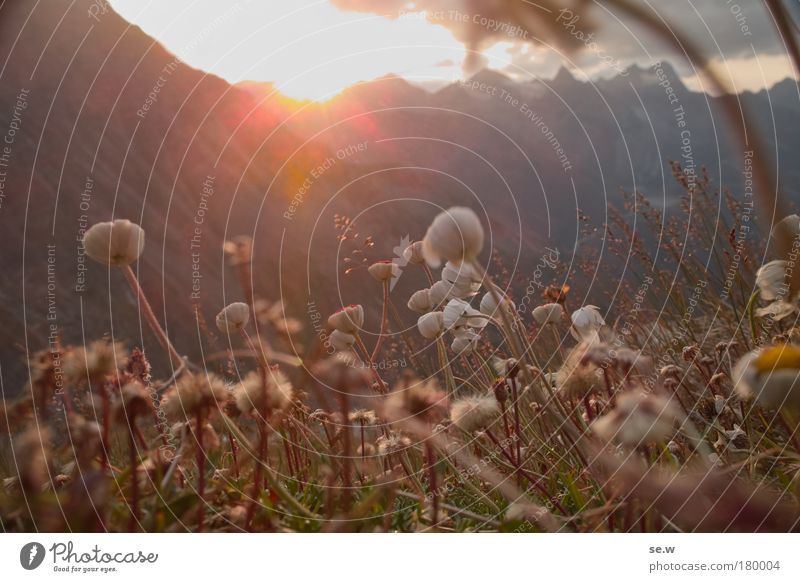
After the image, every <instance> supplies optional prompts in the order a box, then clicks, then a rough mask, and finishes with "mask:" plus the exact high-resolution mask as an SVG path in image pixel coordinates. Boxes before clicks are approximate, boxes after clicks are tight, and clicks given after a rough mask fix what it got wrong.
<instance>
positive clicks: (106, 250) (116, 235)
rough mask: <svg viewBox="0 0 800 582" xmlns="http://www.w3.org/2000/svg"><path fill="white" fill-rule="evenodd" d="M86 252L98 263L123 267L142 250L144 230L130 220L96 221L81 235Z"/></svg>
mask: <svg viewBox="0 0 800 582" xmlns="http://www.w3.org/2000/svg"><path fill="white" fill-rule="evenodd" d="M83 247H84V249H85V250H86V254H87V255H89V257H91V258H92V259H94V260H95V261H97V262H98V263H102V264H104V265H109V266H112V267H124V266H125V265H129V264H131V263H133V262H134V261H136V260H137V259H138V258H139V257H140V256H141V254H142V251H143V250H144V230H142V229H141V227H139V225H138V224H134V223H133V222H131V221H130V220H115V221H113V222H98V223H97V224H95V225H93V226H92V227H91V228H90V229H89V230H87V231H86V234H84V235H83Z"/></svg>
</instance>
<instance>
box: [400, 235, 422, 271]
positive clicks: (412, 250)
mask: <svg viewBox="0 0 800 582" xmlns="http://www.w3.org/2000/svg"><path fill="white" fill-rule="evenodd" d="M403 258H404V259H405V260H406V261H408V262H409V263H414V264H417V265H421V264H422V263H424V262H425V257H424V256H423V255H422V241H421V240H418V241H416V242H413V243H411V244H410V245H408V246H407V247H406V249H405V250H404V251H403Z"/></svg>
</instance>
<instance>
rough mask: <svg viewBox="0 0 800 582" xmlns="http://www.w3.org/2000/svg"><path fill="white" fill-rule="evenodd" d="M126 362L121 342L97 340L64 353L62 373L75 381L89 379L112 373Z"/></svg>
mask: <svg viewBox="0 0 800 582" xmlns="http://www.w3.org/2000/svg"><path fill="white" fill-rule="evenodd" d="M127 363H128V353H127V351H126V350H125V347H124V346H123V345H122V343H120V342H110V341H106V340H97V341H93V342H92V343H90V344H89V345H88V346H86V347H77V348H72V349H71V350H69V351H67V352H66V353H65V355H64V359H63V364H64V375H65V376H66V377H67V378H68V379H69V380H70V381H71V382H75V383H78V382H81V381H90V380H95V379H98V378H104V377H106V376H111V375H114V374H116V373H117V370H119V369H120V368H123V367H125V366H126V365H127Z"/></svg>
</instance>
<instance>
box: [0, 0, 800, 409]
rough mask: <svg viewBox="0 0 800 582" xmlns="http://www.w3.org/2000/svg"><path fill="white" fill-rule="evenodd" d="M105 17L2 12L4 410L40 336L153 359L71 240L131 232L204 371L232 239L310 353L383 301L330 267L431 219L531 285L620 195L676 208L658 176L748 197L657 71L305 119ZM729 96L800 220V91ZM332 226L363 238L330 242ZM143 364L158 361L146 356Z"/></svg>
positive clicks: (230, 283) (166, 315)
mask: <svg viewBox="0 0 800 582" xmlns="http://www.w3.org/2000/svg"><path fill="white" fill-rule="evenodd" d="M96 6H97V4H96V2H94V1H89V0H75V1H70V2H67V1H66V0H53V1H51V2H46V3H45V2H40V3H35V4H32V3H30V2H27V1H25V0H6V1H5V2H3V4H2V6H1V7H0V62H1V63H2V65H0V67H2V68H1V69H0V133H3V134H6V133H7V131H12V130H13V133H14V136H13V138H14V139H13V144H12V145H11V149H10V153H8V154H7V155H8V158H9V159H8V163H7V164H5V165H4V167H2V168H0V170H2V171H3V172H4V174H3V175H2V176H0V177H2V178H3V181H1V182H0V187H2V190H0V221H2V226H3V229H4V248H3V253H2V255H0V261H2V269H3V272H4V274H5V278H6V284H5V285H3V286H2V287H0V294H2V295H0V299H2V301H0V317H2V321H3V323H4V325H3V329H2V331H0V341H2V345H3V346H4V349H3V350H2V353H1V354H0V358H1V359H0V363H1V364H2V370H0V378H1V379H2V381H3V390H4V391H6V393H9V394H11V393H14V392H16V391H17V390H19V389H20V388H21V387H22V385H23V384H24V382H25V381H26V380H27V376H28V372H27V368H26V366H25V357H26V354H29V353H30V352H32V351H33V350H36V349H41V348H44V347H46V346H47V344H48V335H49V334H50V329H51V328H50V324H52V323H54V324H55V325H56V326H57V333H58V335H60V337H61V338H62V339H63V341H64V342H66V343H83V342H84V341H85V340H88V339H91V338H96V337H100V336H101V335H103V334H105V333H112V334H113V335H114V336H115V337H118V338H121V339H124V340H125V341H126V342H127V343H128V344H131V345H141V344H144V345H145V346H154V345H155V342H154V338H153V336H151V335H150V333H149V330H147V329H146V328H145V329H144V330H141V329H140V325H139V321H138V318H137V317H133V316H134V315H135V314H136V313H137V306H136V302H135V298H134V297H133V296H132V294H130V293H129V292H127V291H126V290H125V289H126V288H125V286H124V282H123V281H122V276H121V274H120V273H119V272H116V271H112V272H110V273H109V272H108V270H107V269H106V268H103V267H101V266H100V265H96V264H93V263H91V262H84V261H83V260H82V258H81V255H80V252H79V251H80V249H79V242H78V239H79V238H80V235H81V232H82V229H84V228H85V227H86V226H87V225H90V224H92V223H94V222H98V221H103V220H109V219H111V218H112V217H113V218H129V219H132V220H134V221H136V222H139V223H141V224H142V226H143V227H144V229H145V231H146V232H147V245H146V249H145V252H144V255H143V256H142V258H141V260H140V261H139V262H138V263H137V269H138V272H139V275H140V278H141V280H142V284H143V285H144V287H145V288H146V289H147V290H148V292H149V294H150V299H151V301H152V303H153V304H154V308H155V310H156V312H157V314H158V315H159V317H160V318H161V319H162V320H163V321H165V322H166V325H167V327H168V329H169V333H170V336H171V337H173V339H174V341H175V343H176V344H177V346H178V348H179V350H180V351H182V352H183V353H187V354H191V355H192V356H195V357H198V356H199V355H200V353H201V350H202V351H203V352H206V351H207V350H208V348H209V346H208V345H207V344H208V343H209V342H210V341H211V342H213V339H211V340H209V339H208V338H207V337H206V335H205V333H203V332H202V329H201V328H202V326H201V325H199V324H198V320H197V318H196V316H195V308H197V309H198V310H199V313H201V314H202V315H203V316H204V317H205V319H211V318H213V316H214V315H215V314H216V312H217V311H218V310H219V309H220V308H221V307H222V306H223V305H224V304H225V303H226V302H230V301H232V300H237V299H241V298H242V292H241V289H240V287H239V284H238V283H239V282H238V279H237V274H236V272H235V270H234V269H233V268H231V267H230V266H227V265H226V257H225V256H224V253H223V250H222V242H223V241H224V240H226V239H231V238H233V237H235V236H237V235H248V236H252V237H253V239H254V269H253V281H252V283H253V285H254V287H255V288H256V289H258V291H259V292H260V293H261V294H263V295H265V296H267V297H270V298H272V299H277V298H283V299H284V300H285V301H286V302H287V304H288V306H289V312H290V314H292V315H294V316H296V317H298V318H299V319H300V320H301V321H302V322H303V323H304V324H305V326H306V332H307V333H306V336H305V337H303V338H301V341H300V344H308V345H311V344H314V343H315V342H316V339H317V338H316V335H317V332H318V330H316V329H315V324H314V322H315V318H316V315H315V313H317V312H318V313H320V314H323V315H324V314H327V313H328V312H330V311H332V310H334V309H335V308H336V307H337V306H339V305H341V304H343V303H344V304H347V303H353V302H363V303H364V304H365V306H366V307H367V308H368V309H369V310H376V309H377V308H378V305H379V302H380V296H379V293H377V291H378V289H377V288H376V285H372V282H371V281H370V280H369V279H368V277H365V274H364V273H363V272H361V273H360V274H359V273H357V274H353V275H350V276H348V275H346V274H345V270H346V269H347V268H351V267H352V266H353V265H361V264H362V263H361V257H366V258H367V262H369V261H372V260H377V259H384V258H391V257H393V256H394V252H395V247H396V246H397V245H400V243H401V241H402V240H404V238H405V237H406V236H408V237H410V239H412V240H413V239H416V238H420V237H421V236H422V235H423V234H424V232H425V228H426V227H427V225H428V223H429V222H430V220H431V218H432V217H433V216H434V215H435V214H436V213H437V212H438V211H439V210H440V209H441V208H442V207H448V206H450V205H454V204H459V205H469V206H471V207H473V208H475V209H476V210H478V211H479V212H482V213H484V214H485V218H484V221H485V223H486V224H490V225H491V230H490V231H489V232H488V236H489V243H490V244H491V246H492V249H493V250H497V251H499V252H500V254H502V255H503V256H504V257H505V262H506V267H508V268H513V269H514V270H515V272H516V273H517V279H519V280H520V281H521V282H522V284H523V285H524V284H525V283H526V281H527V280H528V279H530V278H531V277H532V276H533V275H532V273H533V272H534V270H535V269H536V265H537V262H538V261H539V259H540V255H541V254H542V250H541V249H542V248H543V247H544V246H550V247H554V248H558V249H559V251H560V252H561V254H562V257H563V258H564V261H565V264H568V263H569V262H570V261H572V260H573V259H574V256H573V255H574V253H575V251H576V249H580V248H581V245H594V246H596V247H597V248H600V247H601V242H602V241H599V240H596V239H597V236H598V235H594V238H592V235H587V234H586V233H585V232H583V231H581V230H579V227H578V225H579V221H578V220H576V217H577V215H578V211H579V210H580V211H581V212H585V213H587V214H589V215H591V216H593V217H594V219H595V221H596V223H597V224H598V225H599V226H602V224H603V221H604V220H605V217H606V215H607V208H608V205H609V204H616V203H619V202H620V201H621V198H620V194H619V190H620V188H623V189H626V190H633V189H636V190H639V191H642V192H645V193H647V194H648V195H649V196H650V197H651V199H653V200H654V202H655V204H656V205H657V206H661V207H663V208H665V209H667V210H669V209H670V208H673V207H675V206H676V203H677V201H678V199H679V196H680V194H681V190H680V189H679V188H678V187H677V186H676V185H675V184H674V181H673V180H672V178H671V176H670V168H669V165H668V161H669V160H681V159H683V160H684V162H685V163H691V164H694V165H695V167H696V168H697V169H698V171H699V168H700V166H701V165H706V166H707V167H708V169H709V173H710V175H711V177H712V178H713V179H714V180H715V182H716V183H718V184H721V185H722V186H723V187H726V188H730V189H731V191H733V192H734V193H740V192H741V168H742V160H743V155H744V154H743V153H742V152H738V151H735V149H734V146H733V145H732V139H731V136H730V135H729V133H728V132H727V131H726V130H725V123H724V120H723V119H722V116H721V113H720V108H719V104H718V103H717V100H715V99H714V98H710V97H708V96H706V95H705V94H701V93H693V92H691V91H688V90H687V89H686V88H685V87H684V86H683V84H682V82H681V81H680V79H679V77H678V76H677V75H676V74H675V71H674V70H672V68H671V67H669V65H667V64H664V65H663V69H662V70H660V71H658V72H657V71H655V70H653V69H642V68H638V67H634V68H632V69H630V70H628V71H626V73H625V74H624V75H620V76H617V77H615V78H611V79H605V80H600V81H597V82H595V83H588V82H583V81H581V80H579V79H576V78H575V77H574V76H573V75H572V74H570V73H569V71H567V70H566V69H563V70H561V71H560V72H559V73H558V75H557V76H556V77H555V78H554V79H552V80H549V81H548V80H543V79H533V80H522V81H517V80H513V79H510V78H508V77H506V76H504V75H503V74H501V73H498V72H496V71H491V70H484V71H480V72H478V73H477V74H476V75H474V76H473V77H472V78H470V79H469V80H467V81H464V82H461V83H455V84H452V85H449V86H446V87H443V88H442V89H440V90H438V91H436V92H434V93H430V92H428V91H425V90H423V89H421V88H419V87H417V86H415V85H412V84H410V83H408V82H407V81H405V80H403V79H402V78H399V77H397V76H393V75H388V76H386V77H382V78H380V79H376V80H375V81H372V82H369V83H360V84H358V85H356V86H354V87H351V88H349V89H348V90H346V91H345V92H343V93H342V94H340V95H339V96H337V97H335V98H334V99H332V100H331V101H329V102H326V103H322V104H318V103H310V102H305V103H298V102H295V101H292V100H290V99H287V98H286V97H283V96H281V95H280V94H279V93H277V92H276V91H275V88H274V87H273V86H272V85H270V84H267V83H257V82H246V83H239V84H237V85H230V84H228V83H227V82H225V81H224V80H222V79H219V78H217V77H215V76H213V75H210V74H207V73H204V72H202V71H198V70H195V69H192V68H191V67H188V66H187V65H185V64H184V63H182V62H181V61H180V60H178V59H177V58H176V57H174V56H173V55H172V54H170V53H169V52H168V51H167V50H166V49H165V48H164V47H163V46H161V45H160V44H159V43H157V42H156V41H154V40H153V39H152V38H150V37H149V36H147V35H146V34H145V33H144V32H143V31H142V30H140V29H139V28H138V27H136V26H132V25H130V24H129V23H127V22H126V21H124V20H123V19H122V18H120V17H119V16H118V15H117V14H115V13H114V12H113V10H111V9H110V8H108V9H107V11H105V12H104V13H102V14H96V15H95V17H91V16H89V15H91V14H93V12H92V11H95V12H96ZM93 7H95V8H93ZM667 87H669V92H668V91H667ZM670 99H677V101H673V102H672V103H671V102H670ZM740 99H741V101H742V103H744V104H745V105H747V107H748V109H750V110H751V111H753V112H754V113H755V119H756V120H757V126H758V129H759V132H760V134H761V135H762V136H763V137H764V138H765V147H766V150H767V151H768V155H770V156H777V164H776V165H775V167H776V168H777V172H778V174H779V177H780V180H781V184H782V186H783V187H784V190H785V191H786V192H787V193H788V194H789V195H790V196H791V198H792V200H793V201H795V202H796V201H797V199H798V198H797V196H798V193H797V184H798V183H800V174H799V173H800V168H798V166H797V164H794V163H790V162H793V161H794V159H796V157H797V156H798V154H800V142H799V141H798V140H800V138H798V136H797V135H796V132H795V131H794V128H795V127H797V124H798V121H800V120H799V119H798V111H799V110H798V90H797V84H796V83H794V82H792V81H788V80H787V81H784V82H782V83H779V84H778V85H776V86H775V87H773V88H772V89H771V90H769V91H761V92H759V93H745V94H742V95H741V96H740ZM676 107H683V113H681V114H680V115H679V114H678V113H676ZM681 122H684V123H685V125H684V126H681V125H680V124H681ZM686 131H688V132H689V133H688V134H687V133H685V132H686ZM687 139H688V142H687ZM687 146H688V149H687ZM0 153H2V152H0ZM687 153H688V156H687ZM682 156H684V157H683V158H682ZM0 163H2V162H0ZM337 215H338V216H339V217H348V218H350V219H354V220H355V227H354V229H353V231H352V232H351V233H350V236H348V237H346V238H345V239H344V240H343V241H339V240H338V239H337V235H339V234H341V232H340V231H339V230H337V229H336V228H335V226H334V224H335V220H336V217H337ZM356 232H357V233H358V238H357V237H356V236H355V234H356ZM598 232H599V233H600V234H602V229H600V230H599V231H598ZM370 237H371V238H370ZM365 240H366V241H370V242H368V243H365V242H364V241H365ZM488 254H489V251H487V253H486V256H487V257H488ZM51 256H52V257H54V258H53V259H52V260H50V257H51ZM344 259H350V261H351V262H349V263H347V264H345V262H344ZM84 268H85V270H83V269H84ZM601 272H604V273H605V274H606V275H607V276H608V277H609V278H610V279H611V280H613V279H614V277H615V276H616V275H614V274H613V272H611V271H610V270H607V271H601ZM548 276H550V277H554V276H555V274H554V273H553V274H550V275H548ZM84 279H85V282H84V283H83V284H80V283H79V282H80V281H83V280H84ZM547 282H549V281H545V283H547ZM423 283H424V279H421V278H420V275H419V273H413V274H410V275H408V276H406V275H404V276H403V277H402V278H401V281H400V283H399V285H398V287H396V289H395V291H394V293H396V297H397V299H396V303H397V304H398V306H399V308H400V310H401V311H402V312H403V313H404V314H405V315H407V316H408V321H407V322H408V323H409V324H412V323H413V318H412V317H410V314H406V313H405V310H404V309H403V308H402V304H403V303H404V302H405V301H404V300H403V299H402V298H403V297H406V296H407V295H408V294H409V293H410V292H411V291H413V290H415V289H416V288H419V287H420V286H421V285H422V284H423ZM198 284H199V286H200V293H199V298H196V296H194V297H193V293H194V287H195V286H196V285H198ZM48 314H52V317H53V318H54V319H48ZM369 320H370V321H371V322H374V321H375V320H376V318H375V317H369ZM212 335H213V334H212ZM300 344H299V345H300ZM151 356H152V357H153V358H154V359H155V361H156V364H157V365H158V364H163V359H160V358H159V354H158V351H157V350H155V349H154V350H152V351H151Z"/></svg>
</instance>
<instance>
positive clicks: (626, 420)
mask: <svg viewBox="0 0 800 582" xmlns="http://www.w3.org/2000/svg"><path fill="white" fill-rule="evenodd" d="M678 418H679V413H678V410H677V407H676V406H675V404H674V403H673V402H672V401H671V400H669V399H667V398H665V397H664V396H661V395H659V394H654V393H652V394H645V393H642V392H626V393H624V394H622V395H621V396H620V397H619V398H618V399H617V404H616V407H615V408H614V409H613V410H612V411H611V412H609V413H608V414H606V415H605V416H602V417H600V418H598V419H597V420H596V421H595V422H594V423H592V430H593V431H594V432H595V434H596V435H597V436H599V437H600V438H601V439H603V440H604V441H607V442H610V441H616V442H619V443H622V444H624V445H628V446H639V445H641V444H644V443H650V442H660V441H665V440H667V439H668V438H669V437H670V436H672V434H673V433H674V432H675V430H674V426H675V423H676V421H677V420H678Z"/></svg>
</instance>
